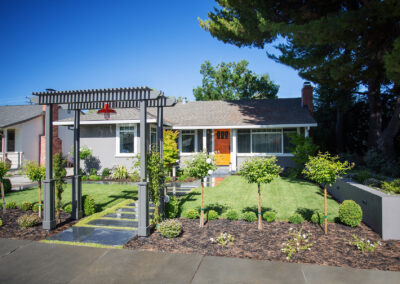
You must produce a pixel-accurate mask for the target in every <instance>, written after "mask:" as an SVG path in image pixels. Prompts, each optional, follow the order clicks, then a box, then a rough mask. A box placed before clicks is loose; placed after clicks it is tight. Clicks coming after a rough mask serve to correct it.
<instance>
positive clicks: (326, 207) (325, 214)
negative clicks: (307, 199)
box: [324, 185, 328, 235]
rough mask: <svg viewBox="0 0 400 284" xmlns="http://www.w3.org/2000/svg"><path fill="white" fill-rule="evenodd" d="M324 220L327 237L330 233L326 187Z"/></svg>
mask: <svg viewBox="0 0 400 284" xmlns="http://www.w3.org/2000/svg"><path fill="white" fill-rule="evenodd" d="M324 219H325V221H324V222H325V223H324V224H325V235H326V234H327V233H328V205H327V192H326V185H325V186H324Z"/></svg>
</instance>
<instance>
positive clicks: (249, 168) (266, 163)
mask: <svg viewBox="0 0 400 284" xmlns="http://www.w3.org/2000/svg"><path fill="white" fill-rule="evenodd" d="M281 171H282V168H281V167H280V166H279V165H278V164H277V159H276V157H275V156H272V157H269V158H268V157H262V158H261V157H260V158H253V159H248V160H247V161H245V162H244V163H243V165H242V167H241V168H240V170H239V175H241V176H242V177H244V178H245V179H246V181H247V182H248V183H256V184H257V188H258V229H259V230H262V228H263V227H262V218H261V217H262V213H261V184H268V183H270V182H271V181H273V180H274V179H275V178H277V177H279V174H280V173H281Z"/></svg>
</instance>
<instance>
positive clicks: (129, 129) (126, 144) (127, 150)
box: [118, 126, 135, 154]
mask: <svg viewBox="0 0 400 284" xmlns="http://www.w3.org/2000/svg"><path fill="white" fill-rule="evenodd" d="M134 137H135V127H134V126H120V127H119V153H118V154H133V153H134V149H135V148H134Z"/></svg>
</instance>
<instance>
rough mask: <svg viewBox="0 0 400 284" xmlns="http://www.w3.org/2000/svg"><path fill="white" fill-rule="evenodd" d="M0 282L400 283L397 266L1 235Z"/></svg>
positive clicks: (16, 283)
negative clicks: (145, 248) (362, 267)
mask: <svg viewBox="0 0 400 284" xmlns="http://www.w3.org/2000/svg"><path fill="white" fill-rule="evenodd" d="M0 283H12V284H18V283H30V284H33V283H39V284H45V283H174V284H175V283H310V284H312V283H324V284H327V283H363V284H367V283H374V284H376V283H385V284H390V283H400V273H399V272H383V271H372V270H358V269H349V268H339V267H330V266H317V265H308V264H291V263H281V262H269V261H257V260H246V259H237V258H226V257H211V256H202V255H183V254H169V253H161V252H145V251H133V250H113V249H103V248H90V247H76V246H68V245H56V244H46V243H38V242H30V241H21V240H8V239H0Z"/></svg>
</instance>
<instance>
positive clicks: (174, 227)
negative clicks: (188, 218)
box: [158, 219, 182, 238]
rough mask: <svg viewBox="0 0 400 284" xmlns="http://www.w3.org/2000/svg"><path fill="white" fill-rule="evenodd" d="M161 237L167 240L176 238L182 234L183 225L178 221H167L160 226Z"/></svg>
mask: <svg viewBox="0 0 400 284" xmlns="http://www.w3.org/2000/svg"><path fill="white" fill-rule="evenodd" d="M158 230H159V231H160V233H161V235H163V236H164V237H166V238H176V237H177V236H179V235H180V234H181V232H182V223H181V222H179V221H178V220H173V219H171V220H166V221H164V222H161V223H160V224H159V225H158Z"/></svg>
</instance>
